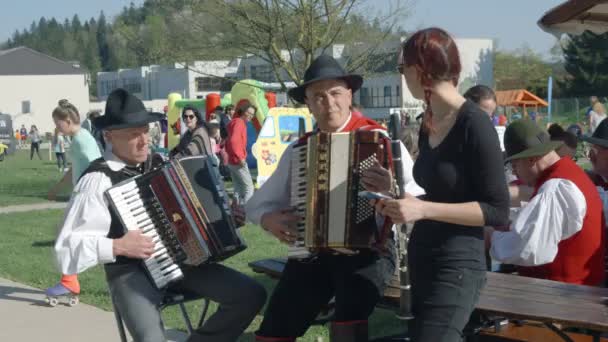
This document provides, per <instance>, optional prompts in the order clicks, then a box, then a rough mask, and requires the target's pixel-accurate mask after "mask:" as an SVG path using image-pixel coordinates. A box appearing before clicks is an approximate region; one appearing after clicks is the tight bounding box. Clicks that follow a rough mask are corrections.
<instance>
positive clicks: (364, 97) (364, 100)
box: [359, 88, 371, 108]
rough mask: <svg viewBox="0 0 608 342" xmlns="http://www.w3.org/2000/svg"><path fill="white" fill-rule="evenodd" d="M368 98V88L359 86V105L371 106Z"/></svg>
mask: <svg viewBox="0 0 608 342" xmlns="http://www.w3.org/2000/svg"><path fill="white" fill-rule="evenodd" d="M369 100H370V99H369V89H368V88H361V92H360V94H359V101H360V102H361V106H363V108H368V107H371V105H370V102H369Z"/></svg>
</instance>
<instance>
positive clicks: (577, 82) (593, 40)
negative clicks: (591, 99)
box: [561, 31, 608, 96]
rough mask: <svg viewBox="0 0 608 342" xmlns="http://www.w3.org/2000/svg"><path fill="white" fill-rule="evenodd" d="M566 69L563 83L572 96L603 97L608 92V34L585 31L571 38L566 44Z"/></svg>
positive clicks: (564, 47) (564, 46)
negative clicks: (566, 74)
mask: <svg viewBox="0 0 608 342" xmlns="http://www.w3.org/2000/svg"><path fill="white" fill-rule="evenodd" d="M563 51H564V68H565V70H566V72H567V73H568V76H567V77H565V79H564V80H563V81H562V82H561V85H562V86H564V88H566V90H567V92H568V94H569V95H570V96H589V95H602V94H606V93H607V92H608V33H605V34H601V35H596V34H594V33H591V32H588V31H586V32H585V33H583V34H582V35H580V36H570V37H569V40H568V41H567V42H565V43H564V44H563Z"/></svg>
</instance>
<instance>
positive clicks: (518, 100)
mask: <svg viewBox="0 0 608 342" xmlns="http://www.w3.org/2000/svg"><path fill="white" fill-rule="evenodd" d="M496 104H498V105H499V106H516V107H520V106H524V105H525V106H541V107H547V106H548V105H549V104H548V103H547V101H545V100H543V99H541V98H540V97H538V96H536V95H534V94H532V93H531V92H529V91H527V90H525V89H514V90H499V91H497V92H496Z"/></svg>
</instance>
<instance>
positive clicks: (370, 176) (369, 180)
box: [361, 160, 393, 192]
mask: <svg viewBox="0 0 608 342" xmlns="http://www.w3.org/2000/svg"><path fill="white" fill-rule="evenodd" d="M361 181H362V182H363V186H364V187H365V190H367V191H372V192H389V191H391V185H392V182H393V177H392V175H391V172H390V171H389V170H387V169H385V168H383V167H382V165H380V163H378V161H377V160H375V161H374V165H372V166H371V167H370V168H369V169H367V170H365V171H364V172H363V175H362V177H361Z"/></svg>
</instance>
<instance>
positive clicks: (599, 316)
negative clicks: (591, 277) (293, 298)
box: [249, 259, 608, 341]
mask: <svg viewBox="0 0 608 342" xmlns="http://www.w3.org/2000/svg"><path fill="white" fill-rule="evenodd" d="M249 266H250V267H251V268H252V269H253V270H254V271H256V272H260V273H265V274H267V275H269V276H271V277H274V278H277V277H280V275H281V272H282V271H283V267H284V266H285V259H264V260H259V261H255V262H252V263H250V264H249ZM487 279H488V282H487V284H486V286H485V288H484V289H483V291H482V293H481V297H480V299H479V302H478V303H477V307H476V308H477V310H479V311H480V312H482V313H484V314H488V315H498V316H503V317H506V318H510V319H520V320H532V321H538V322H542V323H544V324H545V325H546V326H547V327H548V328H549V329H551V330H553V331H554V332H555V333H556V334H558V335H560V336H561V337H562V339H564V340H565V341H572V339H571V338H570V337H568V336H567V335H566V334H564V333H563V332H562V331H561V330H560V329H558V328H557V327H556V326H555V325H556V324H560V325H563V326H565V327H574V328H583V329H589V330H592V331H594V332H597V333H596V334H595V335H594V341H599V333H600V332H608V288H599V287H591V286H583V285H573V284H566V283H561V282H557V281H551V280H543V279H534V278H528V277H521V276H517V275H513V274H502V273H494V272H488V273H487ZM396 285H397V284H394V283H393V284H390V285H389V287H388V288H387V289H386V291H385V293H384V298H383V300H382V303H383V304H384V305H385V306H388V307H393V308H397V307H398V306H399V290H398V288H397V287H396Z"/></svg>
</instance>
